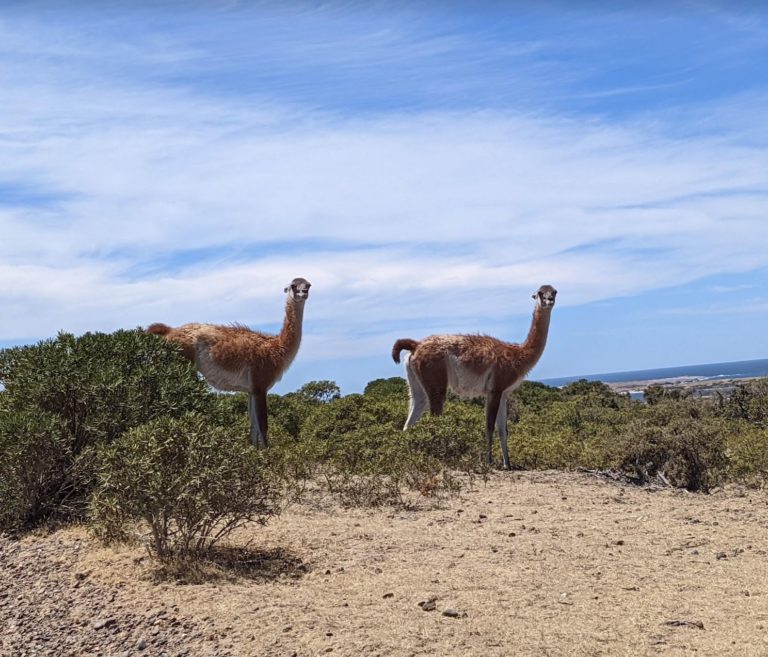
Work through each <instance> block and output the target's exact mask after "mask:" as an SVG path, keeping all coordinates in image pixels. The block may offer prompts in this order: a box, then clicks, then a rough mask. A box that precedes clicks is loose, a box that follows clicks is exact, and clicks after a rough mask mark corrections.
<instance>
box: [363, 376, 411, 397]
mask: <svg viewBox="0 0 768 657" xmlns="http://www.w3.org/2000/svg"><path fill="white" fill-rule="evenodd" d="M363 395H365V396H366V397H393V396H394V397H399V398H401V399H407V398H408V384H407V383H406V382H405V379H404V378H403V377H401V376H393V377H390V378H389V379H374V380H373V381H369V382H368V385H366V386H365V390H363Z"/></svg>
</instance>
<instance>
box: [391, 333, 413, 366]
mask: <svg viewBox="0 0 768 657" xmlns="http://www.w3.org/2000/svg"><path fill="white" fill-rule="evenodd" d="M418 346H419V343H418V342H417V341H416V340H411V339H410V338H400V339H399V340H397V341H396V342H395V344H394V346H393V347H392V360H393V361H395V362H396V363H399V362H400V352H401V351H402V350H403V349H405V350H406V351H410V352H411V353H413V350H414V349H416V347H418Z"/></svg>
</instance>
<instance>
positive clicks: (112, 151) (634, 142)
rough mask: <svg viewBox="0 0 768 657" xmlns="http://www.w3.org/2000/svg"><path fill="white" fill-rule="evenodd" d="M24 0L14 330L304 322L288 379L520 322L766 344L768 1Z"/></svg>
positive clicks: (641, 350) (623, 354)
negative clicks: (536, 295) (294, 304)
mask: <svg viewBox="0 0 768 657" xmlns="http://www.w3.org/2000/svg"><path fill="white" fill-rule="evenodd" d="M126 4H127V3H119V2H95V0H94V1H91V2H88V1H85V0H83V1H81V2H76V1H75V0H71V1H65V2H56V3H54V2H5V3H3V4H2V7H0V235H2V239H1V240H0V304H1V307H2V308H3V313H2V319H1V320H0V345H11V344H22V343H28V342H33V341H35V340H38V339H40V338H44V337H48V336H51V335H54V334H55V333H56V332H57V331H58V330H60V329H63V330H67V331H72V332H75V333H81V332H84V331H87V330H104V331H110V330H114V329H117V328H120V327H133V326H139V325H141V326H145V325H147V324H149V323H151V322H153V321H164V322H167V323H169V324H179V323H183V322H189V321H209V322H234V321H238V322H244V323H246V324H248V325H250V326H252V327H254V328H258V329H261V330H269V331H274V330H277V329H278V328H279V324H280V321H281V315H282V308H283V295H282V288H283V286H284V285H285V283H286V282H287V281H288V280H290V279H291V278H293V277H295V276H304V277H306V278H308V279H309V280H310V281H312V283H313V288H312V295H311V298H310V300H309V302H308V306H307V311H306V320H305V338H304V343H303V345H302V349H301V352H300V354H299V356H298V358H297V360H296V362H295V363H294V366H293V367H292V369H291V370H290V371H289V373H288V374H287V375H286V376H285V378H284V380H283V382H281V384H279V386H278V387H277V388H276V390H277V391H279V392H280V391H282V392H284V391H287V390H291V389H294V388H296V387H298V386H299V385H301V384H302V383H304V382H305V381H307V380H310V379H321V378H322V379H334V380H336V381H338V382H339V383H341V385H342V388H343V390H344V391H345V392H351V391H355V390H359V389H361V388H362V387H363V386H364V385H365V383H366V382H367V381H368V380H370V379H373V378H376V377H382V376H385V377H386V376H395V375H398V374H400V373H401V370H400V369H399V368H398V367H396V366H395V365H394V364H393V363H392V362H391V360H390V359H389V350H390V347H391V344H392V342H393V341H394V339H396V338H398V337H415V338H418V337H422V336H424V335H428V334H430V333H437V332H484V333H490V334H492V335H495V336H498V337H500V338H502V339H506V340H510V341H519V340H521V339H523V337H524V336H525V333H526V331H527V328H528V323H529V321H530V313H531V304H532V301H531V298H530V296H531V293H532V292H533V291H534V290H535V289H536V288H537V287H538V286H539V285H541V284H543V283H550V284H552V285H554V286H555V287H557V288H558V290H559V292H560V294H559V296H558V306H557V308H556V309H555V310H554V317H553V322H552V329H551V335H550V342H549V345H548V347H547V350H546V353H545V354H544V356H543V358H542V360H541V361H540V363H539V365H538V366H537V367H536V369H535V370H534V372H533V373H532V377H533V378H547V377H555V376H566V375H572V374H586V373H591V372H608V371H616V370H633V369H644V368H653V367H663V366H671V365H678V364H691V363H704V362H717V361H728V360H745V359H750V358H762V357H767V356H768V353H767V352H766V347H765V337H764V336H765V327H766V325H768V294H767V293H766V292H765V290H766V283H768V128H766V126H768V72H766V71H767V70H768V69H766V66H765V64H764V62H766V61H768V9H765V8H763V7H762V6H761V5H760V3H757V2H754V3H748V2H741V3H739V2H729V3H725V2H723V3H720V2H706V1H701V2H699V1H690V2H666V3H662V2H645V3H642V4H641V3H629V2H626V3H600V2H579V3H575V2H546V1H544V2H541V1H539V2H533V1H530V2H503V3H502V2H479V3H478V2H472V3H470V2H440V3H437V2H411V3H394V2H389V3H384V2H367V3H357V2H349V1H347V2H326V3H319V2H306V3H300V2H291V3H276V2H275V3H272V2H236V1H223V0H222V1H220V2H214V1H208V2H198V3H195V2H165V3H164V2H152V3H142V2H136V3H132V5H131V7H130V8H128V7H126Z"/></svg>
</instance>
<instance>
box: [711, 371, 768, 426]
mask: <svg viewBox="0 0 768 657" xmlns="http://www.w3.org/2000/svg"><path fill="white" fill-rule="evenodd" d="M719 412H720V414H721V415H723V416H724V417H726V418H728V419H733V420H747V421H748V422H751V423H753V424H757V425H759V426H763V427H765V426H768V379H758V380H756V381H750V382H748V383H743V384H741V385H738V386H736V388H734V390H733V392H732V393H731V394H730V395H729V396H728V398H727V399H726V400H725V401H724V402H723V403H722V405H721V407H720V409H719Z"/></svg>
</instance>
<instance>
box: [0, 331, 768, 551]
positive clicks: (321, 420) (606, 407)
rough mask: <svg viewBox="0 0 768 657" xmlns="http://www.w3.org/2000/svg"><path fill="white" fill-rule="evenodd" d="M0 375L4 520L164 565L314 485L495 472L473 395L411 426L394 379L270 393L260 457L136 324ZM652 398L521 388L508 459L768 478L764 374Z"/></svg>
mask: <svg viewBox="0 0 768 657" xmlns="http://www.w3.org/2000/svg"><path fill="white" fill-rule="evenodd" d="M0 382H1V383H2V384H3V387H4V388H3V390H2V392H0V499H1V500H3V505H2V506H0V531H15V530H19V529H23V528H25V527H30V526H34V525H36V524H39V523H40V522H44V521H50V520H56V521H62V520H72V519H74V520H87V521H89V522H90V523H91V524H92V526H93V527H94V530H95V531H96V532H97V533H98V534H99V535H101V536H102V537H103V538H104V539H105V540H113V541H114V540H130V539H132V538H135V537H136V536H137V535H141V536H143V537H144V538H145V541H146V544H147V546H148V547H149V549H150V550H151V551H152V552H153V553H154V554H155V555H157V556H159V557H161V558H168V557H170V556H174V555H175V556H188V555H193V554H199V553H201V552H205V551H206V550H209V549H211V547H213V546H215V545H216V543H217V542H219V541H220V540H221V539H223V538H225V537H226V536H227V535H228V534H229V533H230V532H231V531H232V530H233V529H234V528H236V527H238V526H240V525H241V524H243V523H245V522H251V521H257V522H263V521H265V520H266V519H267V518H269V517H270V516H272V515H274V514H276V513H279V511H280V509H281V508H282V507H283V506H284V505H285V504H286V503H288V502H289V501H290V500H292V499H295V497H296V496H297V495H300V494H302V493H303V492H305V491H306V490H308V489H312V490H314V491H315V492H316V493H320V494H324V495H331V496H334V497H335V498H337V499H338V500H339V501H341V502H342V503H343V504H348V505H377V504H397V505H407V504H409V503H412V501H413V500H414V499H416V498H418V496H420V495H423V496H428V497H431V498H437V499H439V498H440V497H441V496H443V495H448V494H450V493H451V492H453V491H455V490H457V489H458V488H459V486H460V484H463V483H465V482H467V481H468V480H471V479H472V478H474V477H478V476H479V477H483V476H485V475H486V474H487V473H488V466H487V465H486V464H485V463H484V460H483V454H484V444H483V443H484V438H483V424H484V421H483V417H484V411H483V403H482V400H481V401H460V400H457V399H453V398H450V399H449V401H448V404H447V406H446V412H445V415H444V416H443V417H440V418H432V417H424V418H423V419H422V420H421V421H420V422H419V423H418V424H417V425H416V426H415V427H414V428H412V429H411V430H409V431H408V432H405V433H404V432H402V430H401V428H402V425H403V423H404V421H405V417H406V414H407V405H408V397H407V389H406V386H405V382H404V381H403V379H402V378H400V377H393V378H390V379H378V380H375V381H371V382H370V383H369V384H368V385H367V386H366V388H365V390H364V392H363V393H362V394H351V395H346V396H341V394H340V391H339V388H338V387H337V386H336V384H335V383H334V382H332V381H312V382H310V383H307V384H306V385H304V386H303V387H301V388H300V389H299V390H297V391H295V392H293V393H290V394H286V395H282V396H279V395H270V398H269V410H270V434H271V435H270V437H271V445H272V446H271V448H270V449H269V450H268V451H266V452H258V451H256V450H255V449H253V448H252V447H251V446H250V444H249V443H248V440H247V433H248V431H247V399H246V398H245V396H244V395H220V394H215V393H213V392H211V391H210V390H209V388H208V387H207V386H206V384H205V383H204V382H203V381H202V380H201V379H200V378H199V377H198V376H197V375H196V374H195V372H194V369H193V368H192V366H191V365H189V364H188V363H187V362H186V361H185V360H184V359H183V358H182V357H181V355H180V354H179V353H178V351H177V349H176V347H174V346H173V345H170V344H168V343H166V342H165V341H163V340H159V339H157V338H156V337H154V336H150V335H146V334H144V333H142V332H141V331H138V330H137V331H119V332H117V333H114V334H110V335H106V334H98V333H93V334H86V335H83V336H81V337H74V336H72V335H68V334H61V335H59V336H58V337H57V338H55V339H51V340H47V341H44V342H41V343H39V344H37V345H34V346H29V347H19V348H13V349H6V350H4V351H2V352H0ZM647 393H648V394H647V401H648V403H640V402H636V401H632V400H630V399H628V398H627V397H624V396H620V395H617V394H615V393H613V392H612V391H611V390H610V389H609V388H608V387H607V386H605V385H603V384H601V383H594V382H587V381H579V382H576V383H573V384H571V385H569V386H566V387H564V388H562V389H557V388H551V387H548V386H545V385H543V384H540V383H533V382H526V383H525V384H523V386H522V387H521V388H520V389H519V390H518V391H516V392H515V393H514V394H513V396H512V403H511V404H510V410H509V414H510V422H509V444H510V454H511V456H512V461H513V463H514V464H515V465H516V466H517V467H520V468H561V469H574V468H588V469H600V470H603V469H605V470H612V471H616V472H619V473H623V474H624V475H626V476H628V477H631V478H633V479H635V480H637V481H638V482H647V481H650V480H657V481H663V482H668V483H669V484H671V485H674V486H680V487H685V488H687V489H689V490H692V491H707V490H709V489H711V488H712V487H713V486H716V485H718V484H720V483H722V482H725V481H728V480H732V481H741V482H744V483H747V484H749V485H759V486H762V485H764V484H765V481H766V478H768V380H761V381H757V382H752V383H748V384H744V385H742V386H739V387H738V388H737V389H736V390H735V392H734V393H733V394H732V395H731V396H730V397H728V398H727V399H725V398H720V399H718V400H716V401H714V402H712V401H705V400H701V399H695V398H691V397H688V396H686V395H681V394H674V393H672V394H670V393H669V392H668V391H665V390H661V389H655V388H654V389H649V390H648V391H647ZM494 449H495V450H498V445H495V446H494ZM498 456H499V455H498V453H497V454H496V457H497V462H498V461H499V460H500V459H499V458H498ZM137 533H138V534H137Z"/></svg>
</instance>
